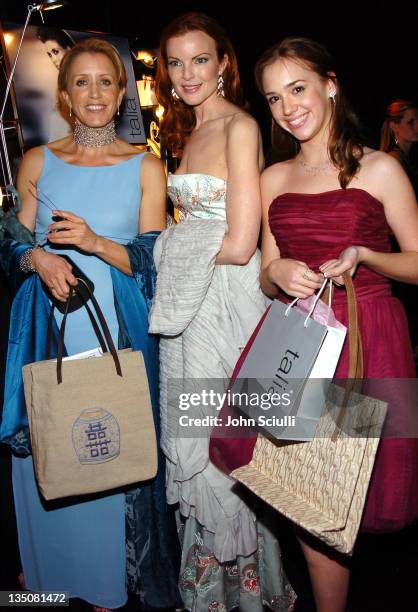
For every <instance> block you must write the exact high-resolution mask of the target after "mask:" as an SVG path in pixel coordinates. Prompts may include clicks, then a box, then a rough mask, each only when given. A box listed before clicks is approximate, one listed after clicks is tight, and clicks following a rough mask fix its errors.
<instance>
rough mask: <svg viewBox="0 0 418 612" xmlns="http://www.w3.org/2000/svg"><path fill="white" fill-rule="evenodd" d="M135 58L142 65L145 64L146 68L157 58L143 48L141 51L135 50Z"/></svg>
mask: <svg viewBox="0 0 418 612" xmlns="http://www.w3.org/2000/svg"><path fill="white" fill-rule="evenodd" d="M136 59H137V60H139V61H140V62H142V63H143V64H144V66H147V67H148V68H152V67H153V66H154V64H155V61H156V59H157V58H156V57H155V56H153V55H151V53H150V52H149V51H144V50H143V51H138V52H137V54H136Z"/></svg>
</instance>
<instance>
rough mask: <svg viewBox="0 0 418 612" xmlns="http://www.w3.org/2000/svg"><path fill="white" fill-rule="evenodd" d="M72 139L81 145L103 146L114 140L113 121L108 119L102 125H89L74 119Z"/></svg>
mask: <svg viewBox="0 0 418 612" xmlns="http://www.w3.org/2000/svg"><path fill="white" fill-rule="evenodd" d="M74 140H75V142H76V143H77V144H78V145H81V146H82V147H94V148H96V147H104V146H106V145H110V144H112V142H115V140H116V132H115V122H114V121H113V119H112V121H109V123H108V124H107V125H104V126H103V127H97V128H96V127H89V126H88V125H84V124H83V123H80V121H79V120H78V119H76V120H75V126H74Z"/></svg>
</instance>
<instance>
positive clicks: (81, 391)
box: [23, 294, 157, 500]
mask: <svg viewBox="0 0 418 612" xmlns="http://www.w3.org/2000/svg"><path fill="white" fill-rule="evenodd" d="M90 298H91V300H92V303H93V305H94V307H95V310H96V314H97V316H98V319H99V321H100V324H101V327H102V330H103V333H104V336H105V339H106V341H107V346H108V347H109V351H110V352H106V353H105V354H104V355H103V356H102V357H93V358H90V359H71V360H68V361H66V360H64V361H63V358H62V355H63V345H64V333H65V322H66V318H67V314H68V312H67V313H66V314H65V315H64V318H63V321H62V324H61V329H60V339H59V342H58V358H57V360H50V359H48V360H46V361H39V362H36V363H31V364H28V365H26V366H24V368H23V382H24V389H25V399H26V406H27V410H28V420H29V428H30V435H31V442H32V453H33V462H34V467H35V474H36V479H37V482H38V486H39V489H40V491H41V493H42V495H43V497H44V498H45V499H47V500H50V499H57V498H60V497H66V496H70V495H81V494H86V493H96V492H100V491H106V490H109V489H113V488H115V487H121V486H123V485H128V484H132V483H136V482H139V481H143V480H148V479H149V478H152V477H154V476H155V474H156V472H157V442H156V434H155V428H154V420H153V415H152V409H151V399H150V393H149V387H148V378H147V373H146V369H145V363H144V358H143V355H142V353H140V352H139V351H132V350H130V349H129V350H126V349H125V350H120V351H117V350H116V349H115V347H114V344H113V341H112V337H111V335H110V332H109V329H108V326H107V324H106V321H105V319H104V316H103V314H102V312H101V310H100V308H99V306H98V304H97V302H96V299H95V298H94V296H93V294H90ZM69 302H70V300H68V302H67V304H68V303H69ZM84 305H85V307H86V309H87V312H88V314H89V317H90V320H91V322H92V324H93V327H94V329H95V332H96V335H97V337H98V340H99V343H100V345H101V347H102V350H104V351H107V346H106V343H105V341H104V339H103V336H102V334H101V332H100V329H99V327H98V325H97V323H96V321H95V320H94V317H93V315H92V313H91V311H90V309H89V308H88V306H87V304H84ZM52 315H53V310H51V316H50V324H51V323H52ZM50 329H51V328H50V326H49V333H48V338H50ZM47 342H48V341H47Z"/></svg>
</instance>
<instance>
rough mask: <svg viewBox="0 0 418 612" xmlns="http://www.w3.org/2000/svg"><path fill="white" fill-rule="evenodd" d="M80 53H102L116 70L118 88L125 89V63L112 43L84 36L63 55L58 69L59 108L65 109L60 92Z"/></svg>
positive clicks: (63, 89) (64, 88)
mask: <svg viewBox="0 0 418 612" xmlns="http://www.w3.org/2000/svg"><path fill="white" fill-rule="evenodd" d="M81 53H102V54H103V55H105V56H106V57H107V58H108V59H109V60H110V61H111V62H112V64H113V66H114V68H115V71H116V81H117V84H118V87H119V89H125V88H126V83H127V80H128V79H127V76H126V70H125V65H124V63H123V60H122V58H121V56H120V55H119V53H118V51H117V50H116V49H115V47H114V46H113V45H111V44H110V43H108V42H106V41H105V40H99V39H98V38H86V39H84V40H81V41H80V42H78V43H77V44H76V45H74V47H73V48H72V49H70V50H69V51H67V53H66V54H65V55H64V57H63V59H62V61H61V64H60V69H59V72H58V96H59V106H60V110H61V112H62V111H65V109H66V104H65V103H64V101H63V98H62V95H61V94H62V92H63V91H67V84H68V75H69V72H70V68H71V65H72V63H73V62H74V60H75V59H76V57H78V56H79V55H81Z"/></svg>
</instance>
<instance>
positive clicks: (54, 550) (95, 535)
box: [13, 147, 143, 608]
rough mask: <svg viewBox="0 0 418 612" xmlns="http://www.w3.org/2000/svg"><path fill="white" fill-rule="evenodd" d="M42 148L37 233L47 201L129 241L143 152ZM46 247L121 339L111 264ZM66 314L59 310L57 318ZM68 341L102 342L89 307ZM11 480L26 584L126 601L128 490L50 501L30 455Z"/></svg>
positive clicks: (84, 346)
mask: <svg viewBox="0 0 418 612" xmlns="http://www.w3.org/2000/svg"><path fill="white" fill-rule="evenodd" d="M43 150H44V166H43V170H42V174H41V177H40V179H39V182H38V198H39V200H40V201H39V203H38V211H37V218H36V232H37V236H38V240H39V239H42V237H43V236H44V235H45V232H46V231H47V226H48V225H49V224H50V223H51V210H50V209H49V208H48V206H50V207H52V208H54V207H55V208H56V209H59V210H68V211H71V212H73V213H74V214H76V215H78V216H80V217H83V218H84V219H85V220H86V222H87V223H88V224H89V226H90V227H91V228H92V230H93V231H94V232H96V233H97V234H99V235H102V236H107V237H109V238H110V237H111V238H112V240H114V241H115V242H120V243H123V244H125V243H126V242H128V240H130V239H132V238H134V236H135V235H136V234H137V231H138V217H139V207H140V199H141V188H140V167H141V162H142V159H143V155H137V156H135V157H133V158H132V159H130V160H127V161H124V162H121V163H119V164H116V165H113V166H99V167H85V166H75V165H72V164H68V163H66V162H64V161H62V160H61V159H60V158H58V157H57V156H56V155H54V154H53V153H52V152H51V151H50V150H49V149H48V148H47V147H44V149H43ZM46 196H48V197H46ZM48 198H49V199H48ZM41 201H42V202H41ZM51 201H52V202H53V204H51ZM46 248H47V249H48V250H51V251H54V252H57V253H58V254H59V253H60V252H61V253H63V254H64V253H65V254H67V255H69V256H70V257H71V259H72V260H73V261H74V263H76V264H77V265H78V267H79V268H80V269H81V270H82V271H83V272H84V273H85V274H86V275H87V276H88V277H89V278H90V279H91V280H92V281H93V282H94V284H95V295H96V297H97V300H98V302H99V304H100V306H101V308H102V310H103V312H104V314H105V317H106V320H107V322H108V324H109V328H110V331H111V334H112V337H113V340H114V342H115V344H117V342H118V322H117V317H116V311H115V306H114V298H113V287H112V280H111V276H110V268H109V266H108V265H107V264H106V263H105V262H103V261H102V260H101V259H99V258H98V257H95V256H90V255H86V254H83V253H81V252H79V251H77V250H75V249H65V250H62V249H60V251H57V250H56V249H54V248H53V247H52V246H50V247H46ZM61 318H62V315H60V314H59V313H58V314H57V322H58V323H60V321H61ZM65 345H66V348H67V351H68V354H69V355H71V354H74V353H78V352H81V351H85V350H88V349H91V348H95V347H97V346H98V341H97V338H96V336H95V335H94V331H93V329H92V327H91V323H90V321H89V319H88V316H87V314H86V312H85V310H84V309H80V310H77V311H75V312H73V313H71V314H70V315H69V316H68V320H67V325H66V331H65ZM63 477H64V478H65V474H63ZM13 487H14V497H15V505H16V515H17V525H18V535H19V547H20V554H21V559H22V566H23V572H24V576H25V583H26V587H27V588H28V589H30V590H36V591H40V590H49V591H68V592H69V594H70V597H79V598H81V599H83V600H85V601H87V602H89V603H92V604H94V605H97V606H102V607H108V608H118V607H120V606H123V605H124V604H125V602H126V600H127V594H126V586H125V582H126V577H125V570H126V551H125V496H124V494H123V493H117V494H113V495H103V496H99V497H97V496H95V498H94V499H92V498H90V499H89V500H88V501H86V498H85V497H83V498H81V497H80V498H77V500H76V501H77V503H70V504H69V503H68V500H58V501H56V502H45V501H43V499H42V497H40V495H39V493H38V490H37V487H36V481H35V478H34V473H33V464H32V458H31V457H27V458H24V459H22V458H17V457H13ZM71 501H72V502H73V501H74V499H72V500H71Z"/></svg>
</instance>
